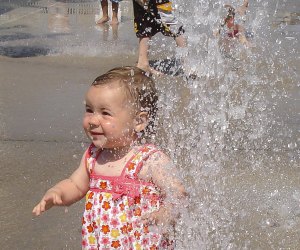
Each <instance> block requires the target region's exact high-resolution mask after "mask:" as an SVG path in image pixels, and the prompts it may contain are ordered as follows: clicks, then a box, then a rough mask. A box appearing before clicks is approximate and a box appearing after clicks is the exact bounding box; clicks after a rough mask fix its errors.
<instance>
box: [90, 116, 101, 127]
mask: <svg viewBox="0 0 300 250" xmlns="http://www.w3.org/2000/svg"><path fill="white" fill-rule="evenodd" d="M89 125H90V127H97V126H99V125H100V118H99V116H98V115H97V114H93V115H92V116H91V117H90V120H89Z"/></svg>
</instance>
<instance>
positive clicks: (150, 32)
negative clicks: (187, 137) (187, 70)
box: [133, 0, 186, 73]
mask: <svg viewBox="0 0 300 250" xmlns="http://www.w3.org/2000/svg"><path fill="white" fill-rule="evenodd" d="M133 9H134V29H135V33H136V36H137V37H138V38H139V57H138V63H137V67H139V68H141V69H143V70H145V71H150V72H152V73H158V72H156V71H155V70H154V69H152V68H150V66H149V59H148V50H149V41H150V39H151V37H152V36H154V35H155V34H156V33H159V32H161V33H162V34H163V35H165V36H170V37H173V38H174V39H175V42H176V45H177V46H178V47H185V46H186V41H185V38H184V37H183V33H184V29H183V26H182V25H178V21H177V20H176V18H175V16H174V14H173V8H172V2H170V1H168V0H133Z"/></svg>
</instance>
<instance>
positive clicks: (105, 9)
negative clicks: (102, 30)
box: [96, 0, 109, 24]
mask: <svg viewBox="0 0 300 250" xmlns="http://www.w3.org/2000/svg"><path fill="white" fill-rule="evenodd" d="M100 2H101V8H102V17H101V18H100V19H99V20H98V21H96V23H98V24H101V23H105V22H107V21H108V20H109V17H108V1H107V0H100Z"/></svg>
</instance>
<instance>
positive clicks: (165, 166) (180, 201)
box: [140, 152, 187, 226]
mask: <svg viewBox="0 0 300 250" xmlns="http://www.w3.org/2000/svg"><path fill="white" fill-rule="evenodd" d="M140 177H141V178H146V179H148V180H149V179H150V180H151V181H152V182H153V183H155V184H156V185H157V186H158V187H159V188H160V189H161V192H162V195H163V196H164V200H163V203H162V206H161V207H160V209H159V211H158V212H155V213H152V214H150V215H149V216H147V218H144V219H145V220H146V221H150V222H151V221H154V222H155V223H156V224H157V225H166V226H167V225H172V224H174V223H175V221H176V219H177V217H178V216H179V211H178V208H179V206H180V207H182V206H184V203H185V201H186V197H187V194H186V192H185V189H184V187H183V185H182V183H181V182H180V181H179V179H178V177H177V170H176V167H175V166H174V164H173V163H172V162H171V160H170V159H169V157H168V156H166V155H165V154H163V153H162V152H158V153H155V154H154V155H152V156H151V157H150V158H149V159H148V160H147V161H146V162H145V164H144V166H143V169H142V171H141V173H140Z"/></svg>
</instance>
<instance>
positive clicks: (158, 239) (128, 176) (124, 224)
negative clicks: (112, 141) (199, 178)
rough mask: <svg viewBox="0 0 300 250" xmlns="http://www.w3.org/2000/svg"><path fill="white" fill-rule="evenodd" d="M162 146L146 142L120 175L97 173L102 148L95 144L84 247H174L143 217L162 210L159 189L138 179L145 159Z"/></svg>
mask: <svg viewBox="0 0 300 250" xmlns="http://www.w3.org/2000/svg"><path fill="white" fill-rule="evenodd" d="M157 151H158V149H157V148H156V147H155V146H153V145H145V146H144V147H142V148H141V149H140V150H139V151H138V152H137V153H136V154H135V155H133V156H132V157H131V159H130V160H129V161H128V162H127V163H126V165H125V167H124V169H123V171H122V174H121V175H120V176H102V175H97V174H95V173H94V166H95V162H96V160H97V158H98V156H99V155H100V154H101V150H99V149H97V148H96V147H95V146H94V145H93V144H92V145H91V146H90V147H89V150H88V152H87V155H86V165H87V168H88V171H89V173H90V189H89V191H88V192H87V194H86V202H85V211H84V214H83V218H82V249H89V250H91V249H100V250H104V249H122V250H139V249H150V250H154V249H170V247H167V245H169V243H168V241H167V240H166V239H164V238H163V237H162V235H161V234H160V233H159V231H158V228H157V227H155V226H149V227H148V226H147V225H144V224H143V223H142V221H141V216H143V215H145V214H146V213H152V212H155V211H157V210H158V209H159V207H160V203H161V200H162V199H161V197H160V192H159V189H158V188H157V187H156V186H155V185H154V184H153V183H149V182H145V181H143V180H141V179H139V178H138V173H139V172H140V170H141V169H142V167H143V162H145V161H146V160H147V158H148V157H149V156H150V155H152V154H153V153H155V152H157Z"/></svg>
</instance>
